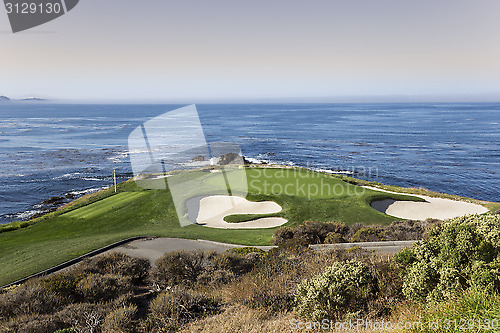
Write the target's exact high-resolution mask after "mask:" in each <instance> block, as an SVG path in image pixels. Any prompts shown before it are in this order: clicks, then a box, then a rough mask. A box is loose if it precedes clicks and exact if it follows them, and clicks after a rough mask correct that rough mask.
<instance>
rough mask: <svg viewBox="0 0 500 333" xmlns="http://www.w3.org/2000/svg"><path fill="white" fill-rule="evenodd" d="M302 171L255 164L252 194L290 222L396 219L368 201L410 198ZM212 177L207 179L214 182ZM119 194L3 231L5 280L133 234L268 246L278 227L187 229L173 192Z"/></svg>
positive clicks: (1, 273)
mask: <svg viewBox="0 0 500 333" xmlns="http://www.w3.org/2000/svg"><path fill="white" fill-rule="evenodd" d="M302 172H303V173H302V174H294V173H288V174H284V173H283V172H282V170H281V169H267V170H266V173H263V172H262V170H261V169H255V168H251V169H249V170H248V172H247V175H248V177H249V184H250V186H249V194H248V196H247V198H248V199H249V200H254V201H260V200H274V201H276V202H278V203H279V204H281V205H282V207H283V211H282V213H281V216H284V217H285V218H287V219H288V220H289V223H288V225H295V224H299V223H302V222H303V221H305V220H318V221H332V220H337V221H343V222H345V223H348V224H351V223H355V222H362V223H367V224H374V223H376V224H389V223H390V222H392V221H393V220H395V218H393V217H390V216H387V215H385V214H382V213H380V212H377V211H376V210H374V209H372V208H371V207H370V206H369V203H370V202H371V201H373V200H376V199H383V198H394V199H396V198H399V199H403V198H406V199H409V198H410V197H408V196H399V195H391V194H385V193H380V192H376V191H370V190H366V191H364V192H357V189H359V188H357V187H356V186H354V185H351V184H348V183H346V182H344V181H342V180H341V179H339V178H336V177H331V176H329V175H323V174H319V173H315V172H311V171H306V170H303V171H302ZM211 180H212V179H211V178H207V179H206V182H207V184H208V185H210V181H211ZM266 184H267V185H266ZM287 184H292V186H289V187H288V191H287V193H286V194H279V193H275V191H276V190H279V186H278V185H281V186H285V185H287ZM304 184H306V185H310V184H316V185H317V186H323V188H324V191H323V192H324V193H320V192H321V191H318V193H316V194H314V193H313V194H314V195H311V196H309V195H307V192H303V191H302V190H301V188H303V187H302V186H303V185H304ZM273 185H275V186H274V187H273ZM313 187H314V186H313ZM313 187H311V188H310V189H313ZM328 187H330V188H331V189H335V193H333V192H330V193H326V191H327V190H326V189H327V188H328ZM118 192H119V193H118V194H115V193H114V191H112V190H111V189H108V190H105V191H102V192H100V193H97V194H93V195H89V196H86V197H83V198H80V199H78V200H76V201H75V202H73V203H71V204H69V205H67V206H65V207H63V209H61V210H60V211H58V212H54V213H51V214H49V215H47V216H45V217H42V218H38V219H36V220H35V221H34V222H36V223H31V225H30V226H28V227H25V228H22V229H18V230H15V231H8V232H3V233H0V285H3V284H6V283H9V282H11V281H14V280H16V279H18V278H22V277H24V276H27V275H29V274H33V273H35V272H38V271H41V270H43V269H46V268H49V267H51V266H53V265H56V264H59V263H61V262H63V261H65V260H68V259H71V258H74V257H76V256H79V255H81V254H84V253H86V252H88V251H91V250H94V249H97V248H100V247H102V246H105V245H107V244H110V243H113V242H115V241H118V240H121V239H124V238H127V237H131V236H138V235H156V236H168V237H179V238H189V239H198V238H203V239H208V240H214V241H221V242H228V243H239V244H246V245H267V244H269V241H270V239H271V237H272V234H273V232H274V229H254V230H234V229H233V230H222V229H212V228H206V227H202V226H198V225H190V226H187V227H184V228H181V227H180V226H179V223H178V219H177V215H176V212H175V209H174V206H173V203H172V198H171V196H170V193H169V191H168V189H167V190H143V189H141V188H139V187H137V186H136V184H135V183H134V182H132V181H128V182H125V183H122V184H119V191H118Z"/></svg>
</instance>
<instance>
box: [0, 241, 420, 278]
mask: <svg viewBox="0 0 500 333" xmlns="http://www.w3.org/2000/svg"><path fill="white" fill-rule="evenodd" d="M414 242H415V241H388V242H366V243H339V244H319V245H310V247H311V248H312V249H314V250H317V251H320V250H323V249H333V248H337V249H347V248H353V247H360V248H363V249H366V250H372V251H375V252H377V253H381V254H394V253H396V252H399V251H400V250H401V249H403V248H404V247H411V245H412V244H413V243H414ZM246 246H247V245H237V244H227V243H219V242H213V241H207V240H202V239H198V240H193V239H182V238H156V237H151V236H148V237H146V236H143V237H133V238H132V239H127V240H123V241H120V242H117V243H114V244H111V245H108V246H106V247H104V248H101V249H98V250H95V251H92V252H90V253H87V254H85V255H83V256H81V257H78V258H75V259H72V260H70V261H67V262H64V263H62V264H60V265H57V266H54V267H52V268H49V269H47V270H45V271H42V272H39V273H36V274H33V275H31V276H28V277H26V278H24V279H21V280H18V281H15V282H12V283H10V284H8V285H5V286H2V287H0V288H5V287H9V286H11V285H17V284H21V283H24V282H26V281H27V280H29V279H32V278H37V277H41V276H46V275H50V274H54V273H59V272H62V271H64V270H67V269H70V268H71V267H72V266H73V265H76V264H78V263H79V262H80V261H82V260H83V259H85V258H91V257H93V256H96V255H99V254H102V253H105V252H114V251H118V252H122V253H125V254H128V255H130V256H131V257H135V258H146V259H148V260H149V261H150V262H151V263H152V264H154V262H155V261H156V260H157V259H158V258H160V257H161V256H162V255H163V254H165V253H166V252H171V251H176V250H186V251H192V250H204V251H210V250H215V251H217V252H224V251H226V250H228V249H232V248H238V247H246ZM255 247H256V248H259V249H262V250H264V251H269V250H270V249H272V248H274V247H275V246H255Z"/></svg>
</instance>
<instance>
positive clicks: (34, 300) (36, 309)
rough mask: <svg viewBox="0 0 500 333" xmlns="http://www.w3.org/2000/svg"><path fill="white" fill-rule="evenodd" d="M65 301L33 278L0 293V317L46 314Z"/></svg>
mask: <svg viewBox="0 0 500 333" xmlns="http://www.w3.org/2000/svg"><path fill="white" fill-rule="evenodd" d="M65 302H66V301H65V300H64V299H63V298H62V297H59V296H58V295H56V294H54V293H52V292H50V291H49V290H47V288H46V287H45V285H43V284H42V283H39V281H38V280H34V281H30V282H27V283H25V284H22V285H20V286H17V287H16V288H14V289H11V290H9V291H7V292H5V293H3V294H0V318H2V317H4V318H8V317H15V316H20V315H39V314H47V313H50V312H52V311H53V310H55V309H57V308H58V307H60V306H61V305H63V304H64V303H65Z"/></svg>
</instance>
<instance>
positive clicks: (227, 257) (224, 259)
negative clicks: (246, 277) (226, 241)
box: [209, 252, 253, 275]
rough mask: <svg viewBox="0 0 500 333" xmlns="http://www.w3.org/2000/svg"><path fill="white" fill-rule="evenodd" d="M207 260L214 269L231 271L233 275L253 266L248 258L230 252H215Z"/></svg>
mask: <svg viewBox="0 0 500 333" xmlns="http://www.w3.org/2000/svg"><path fill="white" fill-rule="evenodd" d="M209 260H210V264H211V266H212V268H213V269H214V270H226V271H231V272H232V273H233V274H234V275H241V274H245V273H248V272H249V271H250V270H251V269H252V268H253V264H252V262H250V260H248V259H247V258H246V257H241V256H240V255H238V254H234V253H232V252H225V253H221V254H216V255H214V256H212V257H211V258H210V259H209Z"/></svg>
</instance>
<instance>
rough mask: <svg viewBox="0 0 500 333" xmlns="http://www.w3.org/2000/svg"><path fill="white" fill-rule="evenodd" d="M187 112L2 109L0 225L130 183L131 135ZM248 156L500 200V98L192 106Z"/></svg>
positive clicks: (214, 136)
mask: <svg viewBox="0 0 500 333" xmlns="http://www.w3.org/2000/svg"><path fill="white" fill-rule="evenodd" d="M181 106H182V105H64V104H46V103H33V104H31V103H2V104H0V181H1V183H2V185H1V186H0V223H6V222H11V221H19V220H25V219H28V218H30V217H31V216H33V215H34V214H37V213H40V212H43V211H46V210H47V209H49V208H50V207H51V204H52V203H53V202H50V201H47V200H48V199H50V198H53V197H59V198H56V199H53V200H52V201H57V202H58V203H60V202H66V201H70V200H72V199H74V198H76V197H78V196H81V195H83V194H85V193H91V192H94V191H97V190H99V189H102V188H106V187H108V186H110V185H112V183H113V170H116V174H117V179H118V181H123V180H126V179H129V178H130V177H132V170H131V166H130V161H129V158H128V154H127V150H128V148H127V138H128V136H129V134H130V132H131V131H132V130H133V129H134V128H136V127H137V126H139V125H141V124H142V123H143V122H144V121H146V120H148V119H150V118H153V117H156V116H158V115H161V114H163V113H165V112H168V111H171V110H173V109H176V108H178V107H181ZM197 108H198V112H199V115H200V120H201V124H202V126H203V129H204V132H205V136H206V139H207V141H209V142H218V141H224V142H234V143H237V144H239V145H240V147H241V149H242V152H243V154H244V155H245V156H246V157H248V158H250V159H253V160H259V161H265V162H268V163H280V164H288V165H297V166H304V167H309V168H312V169H317V170H323V171H326V172H332V173H334V172H340V173H346V174H349V175H353V176H354V177H357V178H362V179H367V180H375V181H378V182H381V183H384V184H391V185H398V186H404V187H422V188H426V189H429V190H433V191H438V192H445V193H450V194H456V195H461V196H466V197H472V198H475V199H481V200H489V201H500V195H499V189H500V126H499V125H500V120H499V119H500V103H474V104H464V103H456V104H450V103H446V104H445V103H401V104H235V105H229V104H223V105H216V104H208V105H197Z"/></svg>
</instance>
